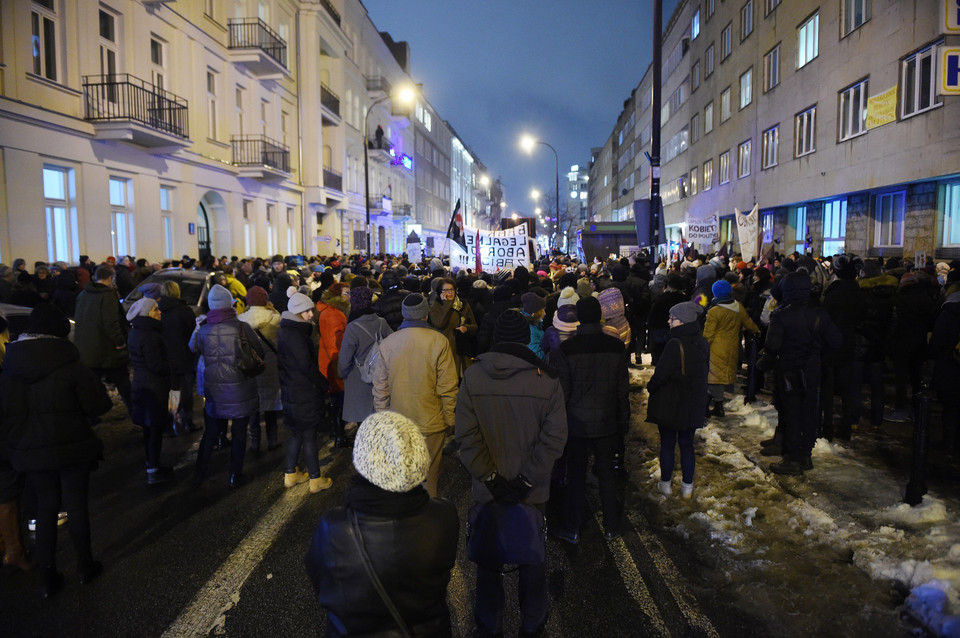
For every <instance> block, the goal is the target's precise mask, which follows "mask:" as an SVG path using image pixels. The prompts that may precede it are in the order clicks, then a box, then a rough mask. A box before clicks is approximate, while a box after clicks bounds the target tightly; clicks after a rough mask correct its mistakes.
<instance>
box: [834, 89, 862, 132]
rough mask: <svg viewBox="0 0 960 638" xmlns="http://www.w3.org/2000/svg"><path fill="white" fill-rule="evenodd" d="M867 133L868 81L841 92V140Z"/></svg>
mask: <svg viewBox="0 0 960 638" xmlns="http://www.w3.org/2000/svg"><path fill="white" fill-rule="evenodd" d="M866 132H867V80H862V81H860V82H857V83H856V84H854V85H853V86H851V87H850V88H848V89H846V90H844V91H841V92H840V139H841V140H846V139H850V138H851V137H856V136H857V135H862V134H864V133H866Z"/></svg>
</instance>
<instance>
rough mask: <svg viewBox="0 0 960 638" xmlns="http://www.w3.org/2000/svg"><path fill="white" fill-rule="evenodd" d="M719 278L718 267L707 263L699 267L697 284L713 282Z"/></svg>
mask: <svg viewBox="0 0 960 638" xmlns="http://www.w3.org/2000/svg"><path fill="white" fill-rule="evenodd" d="M716 280H717V269H716V268H714V267H713V266H710V265H706V266H700V267H699V268H697V286H702V285H704V284H712V283H713V282H715V281H716Z"/></svg>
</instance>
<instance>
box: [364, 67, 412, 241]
mask: <svg viewBox="0 0 960 638" xmlns="http://www.w3.org/2000/svg"><path fill="white" fill-rule="evenodd" d="M391 97H393V96H391V95H390V94H389V93H388V94H387V95H384V96H383V97H381V98H378V99H376V100H374V101H373V102H371V103H370V106H368V107H367V110H366V112H365V113H364V114H363V199H364V205H365V207H366V210H367V259H369V258H370V253H371V250H370V248H371V239H370V150H369V149H370V138H369V137H367V134H368V133H369V131H370V129H369V128H367V119H368V118H369V117H370V111H372V110H373V107H375V106H376V105H377V104H380V103H381V102H386V101H387V100H389V99H390V98H391ZM414 97H416V92H415V91H414V89H413V88H412V87H409V86H405V87H403V88H401V89H400V90H399V91H397V94H396V98H397V101H398V102H400V103H401V104H410V103H411V102H413V99H414Z"/></svg>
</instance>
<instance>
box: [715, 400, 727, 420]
mask: <svg viewBox="0 0 960 638" xmlns="http://www.w3.org/2000/svg"><path fill="white" fill-rule="evenodd" d="M712 414H713V416H719V417H724V416H726V414H724V412H723V401H714V402H713V412H712Z"/></svg>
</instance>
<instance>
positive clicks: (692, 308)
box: [647, 295, 710, 498]
mask: <svg viewBox="0 0 960 638" xmlns="http://www.w3.org/2000/svg"><path fill="white" fill-rule="evenodd" d="M661 296H663V295H661ZM701 314H703V312H702V308H701V307H700V305H699V304H698V303H697V302H695V301H684V302H681V303H678V304H675V305H674V306H672V307H671V308H670V310H669V319H668V321H669V324H670V331H669V332H668V333H667V335H668V340H667V343H666V345H665V346H664V348H663V354H662V355H661V356H660V363H659V364H657V367H656V370H654V372H653V377H651V378H650V382H649V383H648V384H647V391H648V392H649V393H650V403H653V402H654V401H657V400H662V401H665V400H666V399H655V397H656V396H657V394H658V393H659V392H662V391H664V389H665V388H666V387H667V386H668V385H673V384H676V385H679V388H680V392H679V393H677V394H676V395H675V396H677V397H679V399H680V401H681V402H680V404H679V405H676V406H666V408H667V409H666V410H665V411H664V412H665V413H666V414H670V415H674V416H673V418H669V419H666V420H663V422H662V423H657V426H658V429H659V430H660V484H659V488H660V491H661V492H662V493H663V495H664V496H669V495H670V494H671V493H672V492H673V487H672V478H673V469H674V467H675V463H676V448H677V446H678V445H679V446H680V472H681V483H680V488H681V493H682V495H683V497H684V498H690V497H692V496H693V475H694V470H695V469H696V456H695V455H694V450H693V435H694V432H695V431H696V430H697V428H701V427H703V424H704V421H705V420H706V413H707V403H708V394H707V374H708V372H709V370H710V343H709V342H708V341H707V340H706V339H705V338H704V336H703V332H702V330H701V328H700V315H701ZM650 403H648V405H650Z"/></svg>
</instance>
